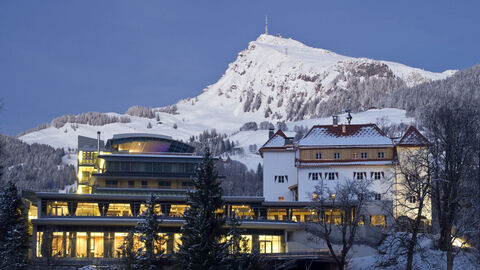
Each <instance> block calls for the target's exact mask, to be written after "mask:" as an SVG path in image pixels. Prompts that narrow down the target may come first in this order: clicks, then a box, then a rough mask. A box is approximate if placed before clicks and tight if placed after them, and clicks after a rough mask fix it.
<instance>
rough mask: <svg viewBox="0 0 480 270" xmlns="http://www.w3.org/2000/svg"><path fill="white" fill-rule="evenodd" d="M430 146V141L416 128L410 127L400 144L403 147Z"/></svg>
mask: <svg viewBox="0 0 480 270" xmlns="http://www.w3.org/2000/svg"><path fill="white" fill-rule="evenodd" d="M428 144H429V142H428V140H427V139H426V138H425V137H424V136H423V135H422V133H420V131H418V130H417V129H416V128H415V127H414V126H410V127H409V128H408V130H407V132H405V134H404V135H403V137H402V138H401V139H400V141H399V142H398V145H401V146H425V145H428Z"/></svg>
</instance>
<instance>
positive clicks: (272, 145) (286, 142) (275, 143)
mask: <svg viewBox="0 0 480 270" xmlns="http://www.w3.org/2000/svg"><path fill="white" fill-rule="evenodd" d="M288 147H293V142H292V138H289V137H287V135H285V133H283V131H282V130H280V129H279V130H278V131H277V132H275V134H273V136H272V137H270V139H268V141H267V142H266V143H265V144H264V145H263V146H262V147H261V148H260V149H259V152H260V154H261V155H262V156H263V151H265V150H268V149H272V150H273V149H286V148H288Z"/></svg>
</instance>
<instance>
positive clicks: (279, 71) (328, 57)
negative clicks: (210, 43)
mask: <svg viewBox="0 0 480 270" xmlns="http://www.w3.org/2000/svg"><path fill="white" fill-rule="evenodd" d="M453 73H454V71H445V72H443V73H433V72H428V71H424V70H422V69H418V68H412V67H408V66H405V65H402V64H398V63H393V62H387V61H376V60H371V59H366V58H352V57H347V56H343V55H339V54H336V53H334V52H330V51H327V50H324V49H316V48H311V47H308V46H306V45H304V44H302V43H300V42H298V41H295V40H292V39H285V38H281V37H274V36H271V35H261V36H259V37H258V39H257V40H256V41H252V42H250V43H249V46H248V49H246V50H244V51H242V52H240V53H239V54H238V57H237V59H236V60H235V61H234V62H233V63H231V64H230V65H229V66H228V69H227V70H226V71H225V74H224V75H223V76H222V77H221V78H220V79H219V80H218V82H217V83H215V84H213V85H210V86H208V87H206V88H205V89H204V91H203V93H201V94H200V95H199V96H197V97H195V98H191V99H185V100H182V101H180V102H178V103H177V104H176V105H177V108H178V112H179V113H180V114H181V115H182V117H183V118H184V119H185V120H186V121H193V122H200V121H205V120H206V121H209V122H211V123H212V124H214V123H218V122H219V121H220V123H223V122H226V123H225V124H226V125H227V126H225V127H226V128H227V127H229V126H232V125H235V124H237V125H238V123H244V122H247V121H257V122H258V121H264V120H275V121H279V120H299V119H309V118H311V117H315V116H328V115H331V114H332V113H337V112H342V111H344V110H345V109H347V108H346V107H344V106H353V108H350V109H352V110H353V111H362V110H365V109H368V108H370V107H372V106H376V105H375V104H374V102H372V101H371V100H372V99H373V100H374V99H375V98H376V97H365V96H363V95H367V96H368V95H373V94H376V93H371V91H373V90H372V89H374V90H377V91H380V92H381V93H378V94H380V95H382V94H385V92H388V91H393V90H394V88H395V87H402V86H413V85H417V84H419V83H422V82H427V81H431V80H438V79H444V78H446V77H447V76H449V75H452V74H453ZM382 84H384V85H382ZM369 91H370V92H369ZM358 95H360V97H358ZM338 98H343V99H356V100H355V101H344V102H342V103H343V104H328V106H326V105H327V104H325V102H328V101H329V100H332V99H335V100H337V99H338ZM357 103H358V104H357ZM225 118H227V119H228V120H231V119H235V120H236V121H234V122H233V123H232V122H230V121H225Z"/></svg>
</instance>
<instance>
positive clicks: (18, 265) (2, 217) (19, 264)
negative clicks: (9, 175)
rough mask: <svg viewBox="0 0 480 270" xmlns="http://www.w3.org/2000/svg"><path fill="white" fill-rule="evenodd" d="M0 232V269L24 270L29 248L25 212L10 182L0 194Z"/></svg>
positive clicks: (15, 188)
mask: <svg viewBox="0 0 480 270" xmlns="http://www.w3.org/2000/svg"><path fill="white" fill-rule="evenodd" d="M0 232H1V233H0V243H1V244H0V269H24V268H25V267H26V264H27V258H28V248H29V235H28V219H27V211H26V208H25V206H24V204H23V201H22V199H21V198H20V196H18V190H17V187H16V186H15V185H14V184H13V183H12V182H8V184H7V185H6V187H5V189H4V191H3V192H2V193H1V194H0Z"/></svg>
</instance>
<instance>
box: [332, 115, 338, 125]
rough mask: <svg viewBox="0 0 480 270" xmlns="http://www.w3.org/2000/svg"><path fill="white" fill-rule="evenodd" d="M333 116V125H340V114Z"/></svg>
mask: <svg viewBox="0 0 480 270" xmlns="http://www.w3.org/2000/svg"><path fill="white" fill-rule="evenodd" d="M332 118H333V126H334V127H336V126H338V115H334V116H332Z"/></svg>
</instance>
